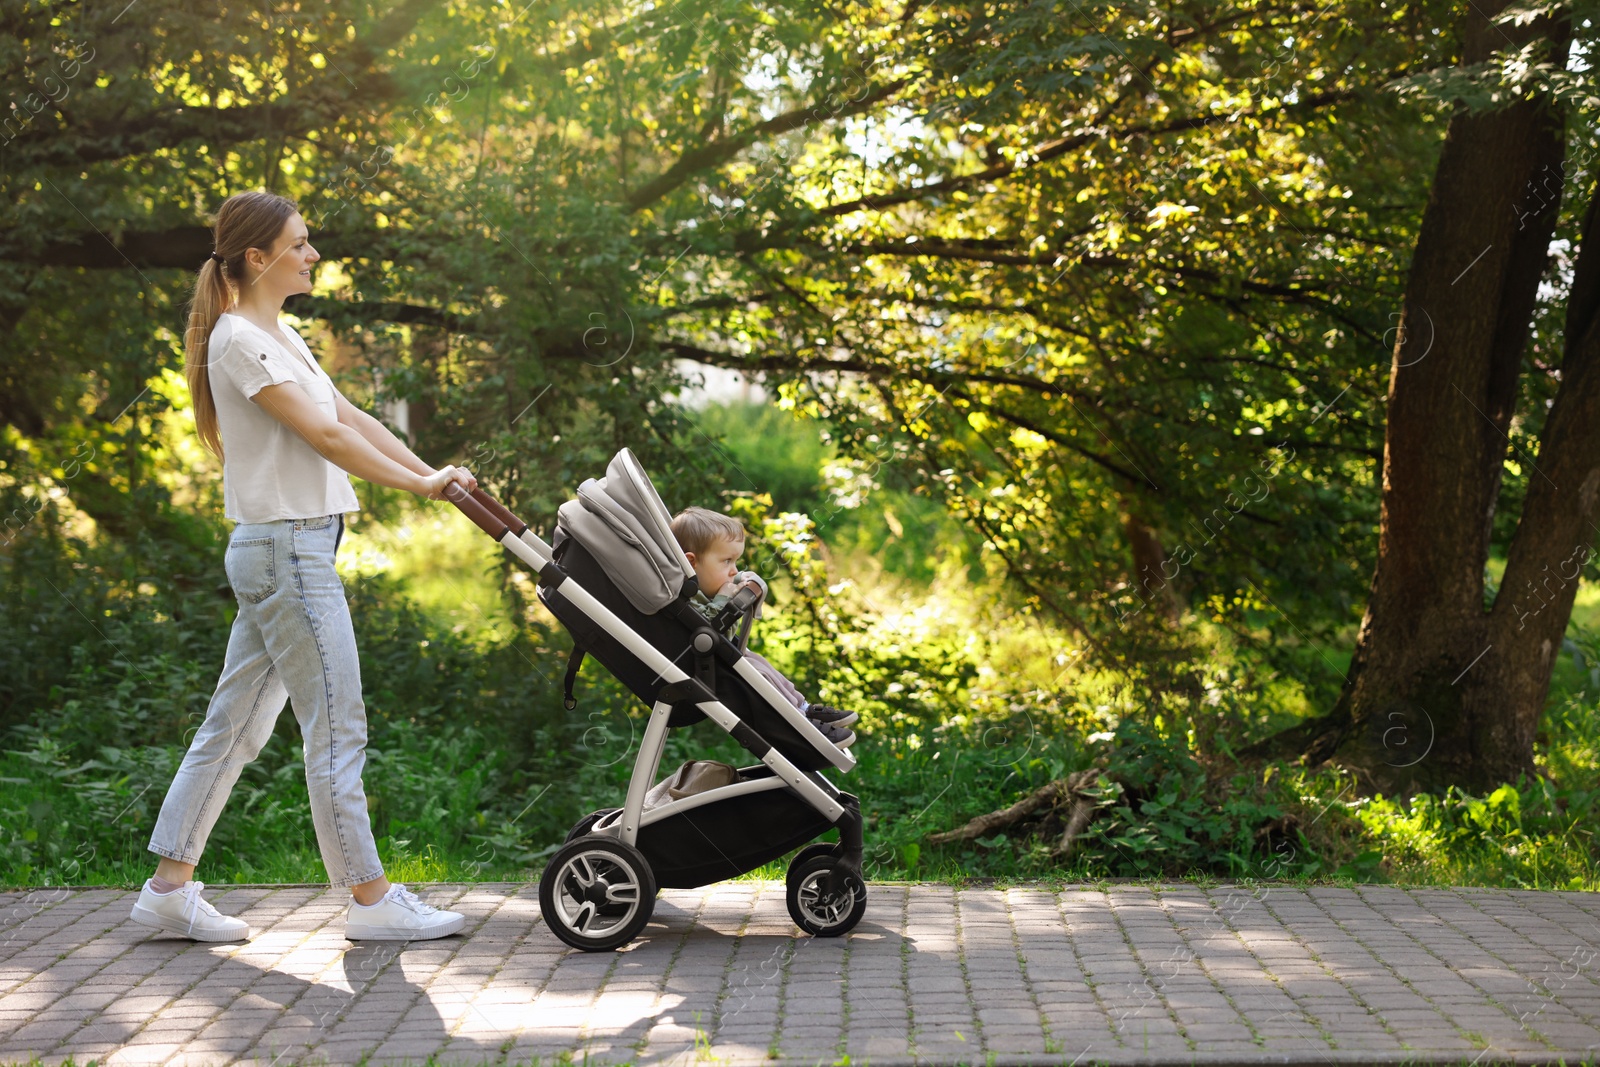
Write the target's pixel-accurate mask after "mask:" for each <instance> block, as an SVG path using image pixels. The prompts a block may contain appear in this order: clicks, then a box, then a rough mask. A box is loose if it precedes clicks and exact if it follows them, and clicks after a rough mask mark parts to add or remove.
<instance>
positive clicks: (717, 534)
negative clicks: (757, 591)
mask: <svg viewBox="0 0 1600 1067" xmlns="http://www.w3.org/2000/svg"><path fill="white" fill-rule="evenodd" d="M672 534H673V536H674V537H676V538H677V539H678V547H680V548H682V549H683V552H684V555H686V556H688V557H689V565H690V566H691V567H693V568H694V573H695V577H697V578H699V579H700V591H699V592H698V593H696V594H695V597H694V599H693V600H692V601H691V602H690V603H692V604H693V605H694V607H695V609H696V610H697V611H699V612H700V613H701V614H702V615H704V616H705V617H706V618H708V619H715V618H716V616H717V613H718V612H719V611H721V610H722V608H723V605H725V604H726V603H727V602H728V600H729V599H730V598H731V597H732V596H733V595H734V594H735V593H737V592H738V591H739V589H740V588H741V587H742V586H743V585H744V583H745V582H746V581H749V580H751V579H754V580H756V581H758V582H760V581H761V578H760V576H759V575H757V574H755V573H754V572H752V571H741V570H739V569H738V562H739V557H740V556H741V555H743V554H744V540H745V531H744V523H742V522H740V521H739V520H738V519H736V518H733V517H732V516H731V515H721V514H718V513H717V512H715V511H709V510H707V509H705V508H685V509H684V510H682V511H680V512H679V513H678V514H677V515H676V516H674V518H673V520H672ZM762 588H763V589H765V588H766V583H764V582H762ZM744 658H745V659H747V660H749V661H750V662H751V663H753V664H755V668H756V670H758V671H760V672H761V674H762V675H763V676H764V677H765V678H766V679H767V681H769V682H771V683H772V684H773V686H774V687H776V689H777V690H778V692H780V693H782V694H783V695H784V697H785V698H786V699H787V700H788V701H789V703H791V704H793V705H794V706H795V707H796V708H799V709H800V710H801V711H802V712H804V713H805V715H806V718H808V719H810V720H811V721H812V722H813V723H815V724H816V726H817V728H818V729H819V730H821V731H822V736H824V737H826V738H827V739H828V740H829V741H832V742H833V743H834V744H836V745H839V746H840V747H841V748H847V747H849V746H850V745H851V744H852V743H853V742H854V741H855V739H856V735H855V733H854V731H852V730H850V729H849V727H850V724H851V723H853V722H855V721H856V713H855V712H853V711H851V712H844V711H840V710H839V709H838V708H835V707H830V706H829V705H827V704H810V703H807V702H806V698H805V697H804V696H802V695H801V694H800V690H798V689H796V688H795V687H794V683H792V682H790V681H789V679H787V678H785V677H784V676H783V674H782V673H780V672H779V670H778V669H777V668H776V667H774V666H773V665H772V664H770V663H768V662H767V660H766V658H765V657H763V656H761V655H758V654H757V653H755V652H750V651H746V652H745V654H744Z"/></svg>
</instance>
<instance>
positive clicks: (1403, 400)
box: [1307, 0, 1600, 792]
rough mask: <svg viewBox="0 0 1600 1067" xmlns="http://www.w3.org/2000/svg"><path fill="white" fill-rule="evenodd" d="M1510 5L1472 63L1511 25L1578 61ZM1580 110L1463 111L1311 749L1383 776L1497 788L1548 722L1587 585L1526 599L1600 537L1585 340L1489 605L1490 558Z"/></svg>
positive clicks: (1561, 35)
mask: <svg viewBox="0 0 1600 1067" xmlns="http://www.w3.org/2000/svg"><path fill="white" fill-rule="evenodd" d="M1504 6H1505V3H1504V0H1497V2H1495V3H1492V4H1490V5H1488V10H1487V11H1484V10H1483V9H1482V8H1475V9H1473V10H1472V11H1471V12H1469V14H1468V26H1467V29H1466V33H1465V34H1464V42H1465V47H1464V55H1463V63H1464V64H1469V63H1473V62H1478V61H1481V60H1483V59H1484V58H1486V57H1487V56H1488V55H1489V54H1490V52H1491V51H1492V50H1493V49H1494V48H1495V47H1497V46H1498V45H1501V44H1503V43H1504V37H1503V36H1502V31H1504V32H1506V33H1511V34H1520V35H1521V36H1522V39H1524V40H1526V39H1532V38H1533V37H1543V38H1548V39H1550V41H1551V53H1552V58H1553V60H1554V62H1556V63H1558V64H1559V63H1563V62H1564V60H1565V57H1566V54H1567V42H1568V27H1567V26H1566V25H1565V24H1555V23H1552V22H1550V21H1549V20H1546V19H1541V20H1539V21H1537V22H1535V23H1533V24H1531V25H1528V26H1525V27H1512V26H1503V27H1495V26H1493V25H1492V24H1490V22H1489V21H1488V20H1489V18H1490V17H1492V16H1493V15H1494V14H1496V13H1498V12H1499V11H1500V10H1501V9H1502V8H1504ZM1519 43H1520V42H1519ZM1564 125H1565V124H1564V119H1563V116H1562V114H1561V113H1560V111H1559V110H1557V109H1556V108H1554V107H1553V106H1551V105H1550V104H1549V103H1548V102H1546V101H1543V100H1540V99H1534V100H1522V101H1519V102H1517V103H1515V104H1512V105H1511V106H1509V107H1506V108H1503V109H1501V110H1498V111H1494V112H1491V113H1480V114H1477V115H1473V114H1468V113H1467V112H1465V110H1458V112H1457V113H1456V114H1455V116H1454V117H1453V118H1452V120H1451V123H1450V127H1449V130H1448V133H1447V135H1446V137H1445V142H1444V146H1443V150H1442V152H1441V154H1440V158H1439V164H1438V170H1437V172H1436V174H1435V178H1434V183H1433V189H1432V192H1431V194H1430V197H1429V201H1428V205H1427V208H1426V210H1425V212H1424V215H1423V221H1422V229H1421V231H1420V233H1419V235H1418V238H1417V247H1416V252H1415V255H1414V258H1413V260H1412V264H1411V270H1410V275H1409V277H1408V280H1407V286H1406V295H1405V303H1404V305H1403V307H1402V310H1401V317H1400V324H1399V331H1398V335H1397V338H1396V342H1395V347H1394V354H1393V360H1392V363H1391V367H1390V381H1389V398H1388V420H1387V432H1386V437H1385V443H1384V457H1383V498H1382V514H1381V526H1380V531H1379V544H1378V563H1377V567H1376V570H1375V572H1374V575H1373V579H1372V592H1371V596H1370V598H1369V601H1368V604H1367V610H1366V615H1365V618H1364V619H1363V620H1362V624H1361V630H1360V634H1359V636H1358V638H1357V644H1356V650H1355V655H1354V658H1353V660H1352V663H1351V668H1350V672H1349V675H1348V676H1347V679H1346V683H1345V686H1344V688H1343V690H1342V692H1341V693H1340V696H1339V700H1338V703H1337V704H1336V706H1335V708H1334V711H1333V713H1332V714H1331V715H1330V716H1329V717H1328V718H1327V719H1326V720H1324V721H1323V722H1322V723H1321V724H1319V727H1318V729H1317V730H1316V731H1314V732H1313V736H1312V737H1311V739H1310V744H1309V745H1308V747H1307V752H1308V755H1309V756H1310V757H1311V758H1312V759H1313V761H1320V760H1321V759H1323V758H1328V757H1332V756H1337V758H1339V759H1340V761H1341V762H1344V763H1347V764H1349V765H1351V766H1352V767H1354V768H1355V769H1356V770H1357V771H1358V772H1360V773H1361V775H1362V777H1363V779H1364V784H1365V785H1366V786H1367V787H1368V788H1377V789H1382V790H1385V791H1398V792H1409V791H1411V790H1414V789H1417V788H1439V787H1442V786H1445V785H1451V784H1454V785H1459V786H1461V787H1463V788H1468V789H1473V790H1481V789H1483V788H1485V787H1487V786H1490V785H1492V784H1494V783H1498V782H1502V781H1507V780H1513V779H1515V778H1516V777H1517V776H1518V775H1519V774H1523V773H1527V772H1530V771H1531V770H1532V769H1533V734H1534V728H1535V726H1536V724H1537V722H1538V717H1539V713H1540V710H1541V708H1542V706H1543V702H1544V699H1545V696H1546V693H1547V690H1548V687H1549V682H1550V672H1551V668H1552V666H1553V664H1554V656H1555V652H1556V650H1557V649H1558V648H1559V644H1560V640H1561V632H1562V630H1563V629H1564V628H1565V626H1566V622H1567V618H1568V614H1569V612H1570V609H1571V606H1572V598H1573V594H1574V592H1575V591H1576V585H1577V583H1576V581H1572V580H1568V581H1566V582H1565V585H1563V586H1560V587H1555V586H1552V588H1551V589H1550V590H1549V591H1548V593H1547V600H1545V601H1540V603H1545V604H1547V606H1546V607H1544V609H1543V610H1542V611H1540V612H1539V613H1538V614H1537V615H1533V616H1529V615H1527V614H1526V613H1524V614H1523V615H1522V616H1517V615H1516V614H1515V611H1514V608H1513V604H1514V603H1515V601H1516V598H1517V596H1518V593H1517V592H1516V590H1519V589H1521V588H1522V587H1523V586H1524V585H1525V584H1527V583H1528V582H1530V581H1536V580H1538V579H1539V578H1540V577H1542V576H1543V575H1544V574H1545V573H1546V571H1545V568H1547V567H1548V568H1549V569H1550V570H1554V571H1558V572H1559V570H1560V567H1561V561H1562V560H1563V559H1566V558H1567V557H1568V556H1569V555H1570V554H1571V553H1572V551H1573V549H1574V546H1579V548H1580V558H1581V556H1582V554H1583V552H1582V550H1583V549H1584V548H1586V546H1587V545H1588V543H1589V541H1588V535H1587V534H1584V533H1583V532H1582V529H1583V528H1584V523H1585V521H1586V519H1587V516H1588V515H1590V514H1592V512H1593V497H1594V492H1595V489H1596V488H1600V473H1596V474H1591V473H1590V469H1591V468H1593V466H1594V463H1595V462H1596V461H1595V456H1594V453H1595V448H1594V444H1593V443H1592V437H1591V435H1592V434H1593V432H1594V430H1593V427H1595V426H1596V425H1597V420H1596V419H1595V417H1594V405H1595V397H1594V396H1593V395H1591V394H1593V393H1594V392H1595V383H1594V377H1595V375H1594V373H1593V372H1592V371H1591V370H1589V369H1588V368H1589V366H1590V365H1591V364H1592V362H1593V358H1592V356H1588V355H1587V352H1588V350H1586V349H1585V350H1581V351H1580V350H1577V349H1569V353H1568V355H1567V357H1566V359H1567V362H1568V363H1569V364H1571V366H1570V367H1568V368H1564V369H1563V382H1562V388H1561V394H1560V398H1559V399H1558V400H1557V402H1556V405H1555V407H1554V408H1552V410H1551V412H1550V417H1549V420H1548V422H1547V425H1546V429H1545V432H1544V435H1543V439H1542V442H1541V446H1540V456H1539V461H1538V465H1537V466H1538V469H1537V470H1536V471H1534V472H1532V473H1531V478H1532V482H1533V484H1532V487H1531V488H1530V491H1529V493H1528V496H1527V502H1526V504H1525V505H1524V511H1523V515H1522V516H1521V518H1520V522H1519V526H1518V532H1517V535H1516V538H1515V541H1514V543H1513V545H1512V549H1511V556H1510V566H1508V568H1507V574H1506V581H1505V582H1504V584H1503V586H1502V593H1501V595H1500V596H1499V597H1498V600H1497V603H1496V605H1495V608H1494V610H1493V611H1487V612H1486V611H1485V607H1484V565H1485V563H1486V561H1487V559H1488V554H1489V548H1490V523H1491V519H1492V518H1493V514H1494V506H1495V500H1496V497H1497V496H1498V493H1499V488H1500V471H1501V470H1502V468H1503V466H1504V463H1505V459H1506V448H1507V444H1508V439H1507V436H1506V434H1507V431H1508V428H1509V424H1510V420H1511V414H1512V411H1513V408H1514V406H1515V401H1516V397H1517V380H1518V376H1519V373H1520V367H1521V361H1522V353H1523V348H1524V347H1525V344H1526V341H1527V335H1528V331H1529V326H1530V321H1531V317H1532V311H1533V308H1534V301H1535V297H1536V295H1537V291H1538V286H1539V282H1540V278H1541V276H1542V275H1543V273H1544V267H1545V263H1546V258H1547V254H1548V248H1549V243H1550V238H1551V234H1552V233H1553V231H1554V227H1555V223H1556V217H1557V213H1558V210H1559V205H1560V197H1559V192H1558V193H1557V195H1555V196H1548V195H1546V196H1544V197H1542V198H1541V197H1535V196H1533V195H1531V193H1530V190H1531V189H1532V188H1533V184H1534V182H1535V181H1538V180H1545V179H1548V176H1549V175H1551V174H1554V175H1557V176H1559V175H1560V174H1561V171H1562V157H1563V154H1564V145H1565V129H1564ZM1592 217H1593V216H1592V212H1591V219H1592ZM1584 244H1585V249H1584V251H1585V252H1586V253H1587V255H1588V257H1589V258H1590V259H1591V260H1592V259H1593V258H1594V257H1595V256H1596V255H1600V250H1597V249H1592V248H1591V247H1589V246H1590V241H1589V240H1588V239H1587V235H1586V239H1585V242H1584ZM1575 295H1576V293H1575ZM1592 333H1593V331H1592V330H1590V331H1586V334H1587V335H1592ZM1586 418H1587V420H1588V421H1587V422H1585V421H1584V420H1585V419H1586ZM1520 461H1521V462H1523V463H1526V462H1527V457H1520ZM1585 489H1587V496H1586V495H1585V491H1584V490H1585ZM1580 542H1581V544H1580ZM1565 569H1566V571H1568V572H1571V571H1572V566H1571V564H1568V565H1567V567H1566V568H1565ZM1519 622H1520V623H1521V624H1522V625H1520V627H1519Z"/></svg>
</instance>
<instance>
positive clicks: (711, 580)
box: [686, 537, 744, 596]
mask: <svg viewBox="0 0 1600 1067" xmlns="http://www.w3.org/2000/svg"><path fill="white" fill-rule="evenodd" d="M686 555H687V556H688V557H689V565H690V566H692V567H693V568H694V576H695V577H696V578H698V579H700V591H701V592H702V593H704V594H705V595H706V596H715V595H716V594H717V590H719V589H721V588H722V587H723V586H725V585H727V584H728V583H729V582H731V581H733V576H734V575H735V574H738V573H739V557H740V556H742V555H744V541H742V540H740V541H731V540H729V539H728V538H726V537H719V538H717V539H716V540H715V541H713V542H711V546H710V547H709V548H707V549H706V550H705V551H704V552H689V553H686Z"/></svg>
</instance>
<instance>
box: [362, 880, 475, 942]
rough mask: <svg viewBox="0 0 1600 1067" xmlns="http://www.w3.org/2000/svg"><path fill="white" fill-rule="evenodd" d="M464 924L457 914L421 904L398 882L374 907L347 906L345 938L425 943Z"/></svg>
mask: <svg viewBox="0 0 1600 1067" xmlns="http://www.w3.org/2000/svg"><path fill="white" fill-rule="evenodd" d="M466 923H467V917H466V916H465V915H462V914H461V913H460V912H454V911H445V910H444V909H442V908H436V907H434V906H433V905H431V904H424V903H423V902H422V901H421V900H419V899H417V895H416V894H415V893H413V892H412V891H411V890H409V889H407V888H406V887H405V886H403V885H401V884H400V883H399V882H395V883H394V884H392V885H390V886H389V891H388V892H387V893H385V894H384V895H383V899H382V900H380V901H378V902H377V903H376V904H357V903H356V902H355V901H353V900H352V901H351V902H350V910H349V912H348V914H347V915H346V917H345V921H344V936H345V938H346V939H347V940H350V941H426V940H428V939H429V938H433V937H449V936H450V935H451V934H453V933H455V932H457V931H458V930H460V929H461V928H462V927H463V926H465V925H466Z"/></svg>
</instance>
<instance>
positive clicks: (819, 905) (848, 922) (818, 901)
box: [785, 846, 867, 937]
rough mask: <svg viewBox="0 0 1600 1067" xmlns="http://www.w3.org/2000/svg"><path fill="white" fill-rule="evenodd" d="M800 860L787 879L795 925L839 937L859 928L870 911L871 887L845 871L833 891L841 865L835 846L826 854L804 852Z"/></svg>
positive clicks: (823, 934)
mask: <svg viewBox="0 0 1600 1067" xmlns="http://www.w3.org/2000/svg"><path fill="white" fill-rule="evenodd" d="M813 847H816V846H813ZM808 851H809V850H808ZM796 859H797V862H796V863H794V864H793V865H791V866H790V868H789V875H788V877H787V878H786V879H785V882H786V883H787V884H788V893H787V894H786V900H787V903H788V905H789V917H790V918H791V919H793V920H794V923H795V925H796V926H798V927H800V929H802V930H804V931H805V932H806V933H808V934H811V935H813V936H815V937H838V936H839V935H840V934H847V933H849V932H850V931H851V930H853V929H855V926H856V923H858V922H860V921H861V916H862V915H863V914H865V913H866V910H867V887H866V886H865V885H864V884H862V882H861V879H859V878H857V877H856V876H855V875H854V874H845V875H843V877H841V878H840V879H839V883H840V884H839V886H838V887H837V889H835V890H830V889H829V882H830V881H833V878H832V875H833V872H834V870H835V869H836V868H838V867H839V857H838V856H836V855H834V854H833V852H832V850H831V849H830V850H829V851H828V852H827V853H826V854H815V853H814V854H812V855H810V856H806V855H805V854H804V853H802V854H801V855H800V856H798V857H796Z"/></svg>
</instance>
